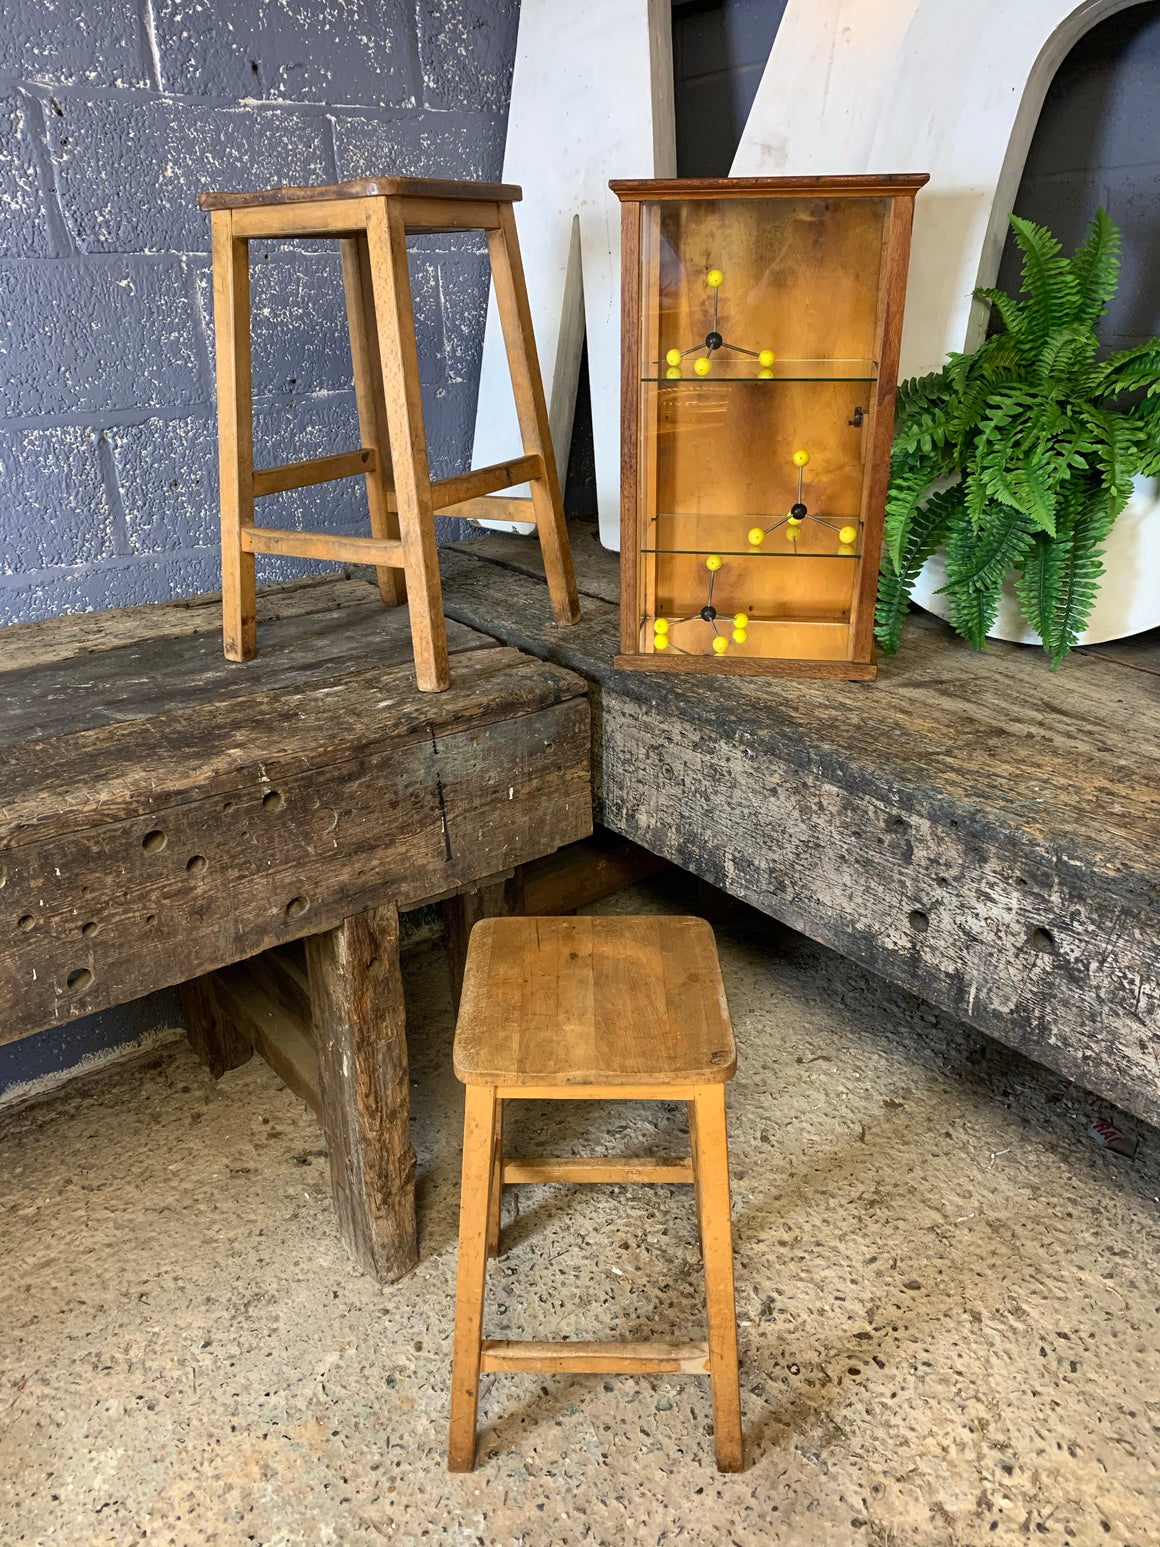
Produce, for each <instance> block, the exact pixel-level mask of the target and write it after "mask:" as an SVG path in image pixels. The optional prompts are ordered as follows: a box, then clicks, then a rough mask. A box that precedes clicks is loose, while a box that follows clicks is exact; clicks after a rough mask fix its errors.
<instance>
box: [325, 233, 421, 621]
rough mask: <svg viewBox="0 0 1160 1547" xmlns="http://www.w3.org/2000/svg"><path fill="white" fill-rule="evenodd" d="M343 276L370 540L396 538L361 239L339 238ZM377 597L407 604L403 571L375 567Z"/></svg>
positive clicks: (375, 338) (370, 298) (368, 272)
mask: <svg viewBox="0 0 1160 1547" xmlns="http://www.w3.org/2000/svg"><path fill="white" fill-rule="evenodd" d="M338 245H339V247H340V248H341V249H342V277H343V283H344V286H345V289H346V320H347V326H348V328H349V330H350V356H351V362H352V364H353V366H354V395H355V399H356V401H357V402H358V424H359V435H360V436H361V438H362V444H363V445H364V446H372V447H373V448H374V450H375V451H376V452H377V454H378V462H379V465H378V467H377V468H376V469H375V471H374V472H373V473H368V474H367V504H368V506H369V507H370V516H371V532H372V534H373V535H374V536H375V537H386V538H395V539H396V540H397V539H398V536H399V518H398V516H397V515H396V513H395V512H394V511H393V510H391V509H389V508H388V497H387V496H388V491H389V490H390V489H391V487H392V485H391V438H390V431H389V430H388V428H387V405H386V403H385V401H384V399H383V366H382V360H381V358H380V355H379V329H378V324H377V322H376V321H375V297H374V287H373V286H372V284H371V259H370V252H369V250H368V248H367V239H366V237H365V236H353V237H343V238H342V240H341V241H340V242H339V244H338ZM378 573H379V595H380V596H381V597H382V599H383V601H384V602H385V603H386V604H387V606H388V607H397V606H398V605H399V603H400V602H405V601H406V600H407V581H406V573H405V571H404V570H401V569H391V568H390V567H389V566H388V565H386V564H383V565H380V566H379V572H378Z"/></svg>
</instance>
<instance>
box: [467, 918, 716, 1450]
mask: <svg viewBox="0 0 1160 1547" xmlns="http://www.w3.org/2000/svg"><path fill="white" fill-rule="evenodd" d="M736 1065H737V1052H736V1047H735V1045H734V1040H733V1028H732V1025H731V1023H730V1020H729V1010H728V1006H727V1005H726V1002H725V990H724V985H723V983H722V981H721V969H720V965H719V963H718V960H717V949H716V944H715V941H714V939H713V931H712V930H711V929H710V927H709V925H708V924H706V923H705V921H704V920H703V919H695V918H665V917H660V916H652V915H650V916H646V917H639V918H630V917H617V916H602V917H600V918H587V917H585V918H573V917H569V918H490V919H484V920H482V921H481V922H480V923H478V924H477V925H476V926H475V928H474V930H473V931H472V933H471V939H470V942H469V945H468V951H467V964H466V968H465V970H464V978H463V993H462V998H461V1000H460V1009H459V1020H458V1023H457V1026H456V1031H455V1072H456V1074H457V1075H458V1076H459V1078H460V1079H461V1080H462V1081H463V1082H464V1084H465V1086H466V1102H465V1116H464V1130H463V1184H462V1194H461V1199H460V1215H459V1268H458V1280H457V1287H456V1299H455V1354H454V1368H453V1371H452V1382H451V1434H450V1443H449V1446H448V1465H449V1467H450V1468H451V1470H452V1471H461V1472H462V1471H470V1470H471V1468H472V1467H473V1466H474V1464H475V1427H476V1409H477V1404H478V1393H479V1376H480V1373H481V1371H488V1370H507V1371H516V1370H524V1371H527V1370H554V1371H572V1372H575V1373H596V1372H604V1373H619V1374H641V1373H657V1372H672V1373H689V1374H694V1373H700V1374H708V1375H709V1376H710V1377H711V1379H712V1386H713V1413H714V1429H715V1435H716V1452H717V1465H718V1467H719V1468H720V1469H721V1470H722V1471H737V1470H739V1469H740V1467H741V1464H742V1451H741V1409H740V1393H739V1386H738V1376H737V1328H736V1321H735V1313H734V1302H733V1246H732V1230H731V1226H730V1219H729V1213H730V1208H729V1161H728V1149H727V1140H726V1131H725V1082H726V1081H727V1080H729V1079H730V1078H731V1077H732V1075H733V1073H734V1070H735V1068H736ZM521 1099H522V1100H529V1099H534V1100H540V1101H542V1100H606V1101H617V1100H619V1101H628V1100H651V1101H684V1102H686V1103H687V1105H688V1112H689V1129H690V1140H691V1145H690V1149H691V1153H690V1154H689V1155H688V1156H671V1157H669V1156H662V1157H648V1158H636V1157H633V1158H621V1157H614V1158H605V1157H596V1158H584V1157H580V1158H576V1157H569V1158H566V1159H556V1158H548V1157H537V1158H534V1159H531V1158H527V1159H524V1158H515V1157H512V1156H508V1155H505V1153H504V1145H503V1107H504V1102H506V1101H512V1100H521ZM513 1182H687V1183H691V1184H692V1185H693V1186H694V1188H695V1191H696V1200H697V1223H698V1229H699V1234H700V1239H701V1251H702V1257H703V1259H704V1265H705V1283H706V1291H707V1300H708V1321H709V1336H708V1339H707V1341H705V1342H679V1343H678V1342H658V1341H649V1342H642V1343H605V1342H596V1343H590V1342H578V1341H571V1342H562V1343H552V1342H519V1341H512V1340H503V1341H497V1340H493V1339H485V1338H484V1337H483V1336H482V1327H483V1301H484V1283H485V1277H486V1269H487V1259H488V1257H489V1256H495V1255H497V1254H498V1250H499V1219H500V1194H501V1190H502V1188H503V1185H504V1183H513Z"/></svg>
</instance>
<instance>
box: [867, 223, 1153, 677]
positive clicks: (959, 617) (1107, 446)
mask: <svg viewBox="0 0 1160 1547" xmlns="http://www.w3.org/2000/svg"><path fill="white" fill-rule="evenodd" d="M1011 228H1012V231H1013V232H1014V235H1015V241H1016V243H1017V244H1018V246H1019V248H1020V250H1021V252H1022V254H1023V278H1022V288H1021V290H1020V293H1019V296H1018V298H1014V297H1012V296H1009V295H1007V294H1006V293H1005V292H1004V291H1002V290H978V291H976V292H975V293H976V295H977V296H978V297H979V299H981V300H984V301H987V302H988V303H989V304H990V306H991V310H992V324H993V325H994V326H995V327H996V328H997V329H998V331H996V332H995V333H994V334H992V336H991V337H989V338H988V339H987V340H986V341H985V342H984V343H983V344H981V345H980V347H979V348H978V349H976V350H975V352H974V353H973V354H969V355H966V354H952V355H950V356H949V357H948V359H947V363H946V365H945V366H944V367H943V369H942V370H941V371H934V372H932V373H931V374H930V375H928V376H922V377H916V378H915V379H914V380H912V381H906V382H903V383H902V385H901V386H900V387H899V389H898V399H897V408H896V416H895V439H894V451H893V455H892V458H891V464H890V487H889V490H888V493H887V497H886V552H885V554H884V556H883V563H882V576H881V580H880V583H879V588H878V608H877V612H876V614H875V617H876V624H875V633H876V635H877V638H878V641H879V643H880V645H881V646H882V648H883V650H885V651H887V652H890V651H893V650H896V649H897V648H898V644H899V638H900V630H901V626H902V618H903V616H904V615H905V613H906V610H907V607H908V605H909V602H910V594H911V591H912V590H913V588H914V583H915V581H916V580H917V578H918V574H919V571H920V570H921V569H922V566H923V565H924V564H925V563H926V561H927V559H928V558H930V556H931V554H932V553H934V552H935V551H936V549H938V548H939V547H941V546H943V544H944V543H945V545H946V549H947V568H946V585H945V586H944V587H943V591H944V592H945V594H946V596H947V598H948V603H949V609H950V616H951V621H952V622H953V624H954V626H955V627H956V628H957V629H958V631H959V632H960V633H961V634H962V635H963V637H964V638H965V639H967V640H969V641H970V643H971V644H972V645H974V646H975V647H976V648H980V647H981V646H982V645H983V643H984V641H985V640H986V637H987V634H988V633H989V632H990V630H991V629H992V628H993V627H994V623H995V618H996V616H997V614H998V610H999V604H1000V600H1001V597H1002V589H1003V582H1004V580H1005V578H1006V576H1007V575H1008V574H1009V573H1011V572H1012V571H1014V573H1015V591H1016V594H1017V596H1018V598H1019V604H1020V607H1021V608H1022V611H1023V614H1024V616H1025V617H1026V619H1027V621H1028V623H1030V625H1031V626H1032V628H1034V629H1035V630H1036V632H1037V633H1038V634H1039V636H1040V638H1041V639H1042V641H1043V648H1044V650H1045V651H1046V652H1047V655H1048V657H1049V658H1050V660H1051V665H1052V668H1053V669H1054V668H1055V667H1056V666H1058V665H1059V663H1060V661H1061V660H1063V658H1064V656H1065V655H1066V654H1067V652H1068V651H1069V650H1070V649H1071V648H1072V647H1073V646H1074V644H1075V642H1076V640H1077V639H1079V637H1080V635H1081V634H1082V633H1083V631H1084V629H1085V628H1086V626H1087V622H1088V619H1089V618H1090V616H1091V611H1092V608H1093V606H1094V605H1095V600H1096V596H1097V594H1098V592H1099V583H1100V579H1101V577H1102V575H1103V563H1102V554H1103V546H1104V543H1105V542H1106V540H1107V536H1108V533H1109V532H1110V531H1111V528H1112V524H1113V522H1114V521H1115V519H1116V517H1117V516H1118V515H1119V514H1120V512H1121V511H1122V510H1123V508H1124V506H1125V505H1126V504H1127V502H1128V499H1129V498H1130V497H1131V493H1132V479H1133V478H1134V477H1135V475H1136V474H1138V473H1146V474H1151V475H1155V474H1160V339H1149V340H1147V341H1146V342H1145V343H1143V344H1139V345H1137V346H1136V347H1135V348H1134V349H1124V350H1120V351H1118V352H1117V353H1114V354H1110V355H1108V356H1106V357H1105V358H1103V359H1098V358H1097V353H1098V350H1099V340H1098V338H1097V337H1096V333H1095V328H1096V324H1097V323H1098V322H1099V320H1100V318H1101V317H1102V316H1103V314H1104V312H1105V310H1106V309H1107V304H1108V301H1109V300H1110V299H1111V297H1112V296H1113V295H1114V294H1115V290H1116V284H1117V281H1118V279H1119V272H1120V233H1119V231H1118V230H1117V229H1116V226H1115V225H1114V224H1113V222H1112V221H1111V220H1110V219H1109V218H1108V216H1107V214H1106V213H1105V212H1104V211H1103V210H1102V209H1101V210H1099V211H1098V212H1097V214H1096V217H1095V219H1094V221H1093V222H1092V227H1091V231H1090V233H1089V235H1088V237H1087V239H1086V240H1085V241H1084V243H1083V244H1082V245H1081V246H1080V247H1079V248H1078V250H1077V251H1076V253H1075V254H1074V256H1073V257H1071V258H1065V257H1064V256H1063V255H1062V253H1061V251H1060V245H1059V243H1058V242H1057V241H1056V239H1055V238H1054V237H1053V236H1052V234H1051V232H1050V231H1047V230H1045V229H1044V228H1043V227H1042V226H1036V225H1033V224H1032V223H1031V221H1029V220H1021V219H1020V218H1019V217H1018V216H1016V215H1012V216H1011ZM948 480H954V482H953V483H952V484H951V486H950V487H947V483H948ZM932 488H937V489H938V492H935V493H932V492H931V490H932Z"/></svg>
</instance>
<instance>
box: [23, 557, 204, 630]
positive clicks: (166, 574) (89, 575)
mask: <svg viewBox="0 0 1160 1547" xmlns="http://www.w3.org/2000/svg"><path fill="white" fill-rule="evenodd" d="M220 585H221V556H220V554H219V553H218V551H217V549H216V548H215V549H212V550H211V549H205V550H203V551H201V552H200V553H193V554H181V555H179V556H178V557H176V558H174V559H172V560H169V561H164V560H157V559H152V558H117V559H109V560H106V561H104V562H99V563H95V564H91V565H77V566H72V567H69V568H64V569H44V570H34V571H32V572H31V573H28V574H22V575H15V576H9V577H6V576H0V623H31V622H34V621H35V620H36V619H38V618H55V617H58V616H59V615H60V614H61V613H66V612H104V611H105V610H107V609H108V608H110V607H135V606H137V605H138V604H139V603H142V602H164V601H168V600H169V599H170V598H171V597H174V596H196V595H197V594H198V593H199V592H201V591H215V590H217V589H218V588H219V587H220Z"/></svg>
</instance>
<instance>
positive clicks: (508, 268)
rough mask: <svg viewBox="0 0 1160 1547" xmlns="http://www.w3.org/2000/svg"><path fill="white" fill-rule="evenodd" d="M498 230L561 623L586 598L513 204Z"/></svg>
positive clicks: (507, 331) (504, 305) (495, 272)
mask: <svg viewBox="0 0 1160 1547" xmlns="http://www.w3.org/2000/svg"><path fill="white" fill-rule="evenodd" d="M499 218H500V225H499V229H498V230H494V231H489V232H488V233H487V252H488V256H489V258H490V259H491V273H492V278H493V279H494V281H495V299H496V306H497V308H498V310H499V320H500V324H501V326H502V327H503V341H504V348H505V350H506V351H507V358H508V369H509V371H510V372H511V378H512V391H513V392H514V393H515V399H516V416H517V418H518V419H519V423H520V435H521V436H522V438H523V443H524V451H525V452H528V453H531V452H537V451H538V452H539V454H540V455H541V456H542V457H543V459H544V476H543V477H542V478H533V479H532V480H531V490H532V512H533V514H534V515H535V518H536V531H537V533H538V535H539V539H540V548H541V551H542V552H543V556H544V573H545V574H546V575H547V577H548V594H549V596H550V597H551V598H552V611H553V613H554V614H555V618H556V622H557V623H560V624H563V623H575V622H577V621H578V620H579V617H580V599H579V597H578V595H577V593H576V576H575V574H574V573H573V570H572V550H571V549H570V548H569V546H568V529H567V527H566V526H565V524H564V502H563V500H562V499H561V498H560V479H559V477H558V475H557V472H556V457H555V453H554V452H553V450H552V433H551V430H550V429H549V426H548V405H547V403H546V402H545V400H544V383H543V381H542V379H541V377H540V362H539V359H538V358H537V356H536V340H535V335H534V334H533V332H532V309H531V307H530V305H529V304H528V289H527V285H526V284H525V282H524V265H523V260H522V259H521V257H520V244H519V238H518V237H517V236H516V219H515V213H514V211H513V210H512V207H511V205H510V204H500V205H499Z"/></svg>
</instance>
